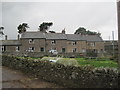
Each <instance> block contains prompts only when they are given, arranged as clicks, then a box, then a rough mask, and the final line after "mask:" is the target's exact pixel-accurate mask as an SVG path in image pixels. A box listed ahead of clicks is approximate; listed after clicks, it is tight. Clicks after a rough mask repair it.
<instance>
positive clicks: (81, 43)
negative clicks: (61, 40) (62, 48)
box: [67, 41, 86, 53]
mask: <svg viewBox="0 0 120 90" xmlns="http://www.w3.org/2000/svg"><path fill="white" fill-rule="evenodd" d="M75 42H76V44H74V43H75ZM74 48H76V53H83V52H82V51H83V50H86V41H67V52H68V53H72V52H73V49H74Z"/></svg>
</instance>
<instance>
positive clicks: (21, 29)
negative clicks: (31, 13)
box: [17, 23, 29, 34]
mask: <svg viewBox="0 0 120 90" xmlns="http://www.w3.org/2000/svg"><path fill="white" fill-rule="evenodd" d="M27 28H29V26H28V24H27V23H22V24H20V25H19V26H18V27H17V29H18V33H20V34H21V33H23V32H26V29H27Z"/></svg>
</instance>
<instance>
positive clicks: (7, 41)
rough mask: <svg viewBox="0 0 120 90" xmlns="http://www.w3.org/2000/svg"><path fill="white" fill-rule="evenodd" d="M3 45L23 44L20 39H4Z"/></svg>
mask: <svg viewBox="0 0 120 90" xmlns="http://www.w3.org/2000/svg"><path fill="white" fill-rule="evenodd" d="M2 45H12V46H16V45H21V43H20V41H18V40H2Z"/></svg>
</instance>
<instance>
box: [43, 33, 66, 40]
mask: <svg viewBox="0 0 120 90" xmlns="http://www.w3.org/2000/svg"><path fill="white" fill-rule="evenodd" d="M45 37H46V39H60V40H61V39H62V40H63V39H64V40H65V39H67V36H66V35H65V34H58V33H46V34H45Z"/></svg>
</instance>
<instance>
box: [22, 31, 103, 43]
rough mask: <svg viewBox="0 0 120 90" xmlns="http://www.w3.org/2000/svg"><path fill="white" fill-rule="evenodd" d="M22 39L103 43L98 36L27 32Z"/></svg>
mask: <svg viewBox="0 0 120 90" xmlns="http://www.w3.org/2000/svg"><path fill="white" fill-rule="evenodd" d="M21 38H45V39H60V40H85V41H103V40H102V38H101V37H99V36H97V35H79V34H62V33H42V32H40V31H37V32H25V33H23V34H22V36H21Z"/></svg>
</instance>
